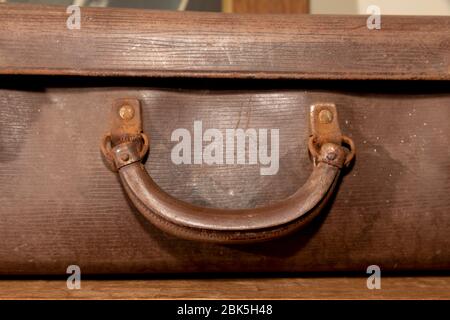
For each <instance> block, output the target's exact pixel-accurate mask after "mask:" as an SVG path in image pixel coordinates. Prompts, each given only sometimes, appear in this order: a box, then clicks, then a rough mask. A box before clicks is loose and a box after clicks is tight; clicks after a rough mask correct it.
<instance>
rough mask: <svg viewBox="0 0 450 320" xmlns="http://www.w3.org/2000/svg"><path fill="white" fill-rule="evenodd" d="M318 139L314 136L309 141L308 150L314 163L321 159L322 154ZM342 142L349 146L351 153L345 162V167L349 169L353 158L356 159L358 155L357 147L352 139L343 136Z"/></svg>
mask: <svg viewBox="0 0 450 320" xmlns="http://www.w3.org/2000/svg"><path fill="white" fill-rule="evenodd" d="M315 140H316V138H315V137H314V136H311V137H309V140H308V150H309V152H310V153H311V156H312V157H313V159H314V161H316V159H317V158H318V157H319V155H320V152H319V150H318V145H317V143H316V141H315ZM342 142H343V143H345V144H346V145H348V149H349V152H348V153H347V155H346V157H345V161H344V166H345V167H348V166H349V165H350V163H351V162H352V160H353V158H355V154H356V147H355V143H354V142H353V140H352V139H350V138H349V137H348V136H344V135H343V136H342Z"/></svg>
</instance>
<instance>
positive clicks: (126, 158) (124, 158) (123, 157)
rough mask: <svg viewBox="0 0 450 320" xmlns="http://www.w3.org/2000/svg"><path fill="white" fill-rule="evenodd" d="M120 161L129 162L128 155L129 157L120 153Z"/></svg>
mask: <svg viewBox="0 0 450 320" xmlns="http://www.w3.org/2000/svg"><path fill="white" fill-rule="evenodd" d="M120 159H121V160H122V161H128V160H130V155H129V154H128V153H122V154H121V155H120Z"/></svg>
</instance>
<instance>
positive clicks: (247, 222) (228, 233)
mask: <svg viewBox="0 0 450 320" xmlns="http://www.w3.org/2000/svg"><path fill="white" fill-rule="evenodd" d="M111 116H112V117H111V131H110V132H109V133H108V134H107V135H105V137H104V138H103V139H102V143H101V150H102V153H103V154H104V156H105V159H106V160H107V161H108V163H109V164H110V166H111V168H112V169H113V170H114V171H117V172H118V174H119V177H120V181H121V183H122V185H123V187H124V189H125V191H126V193H127V195H128V197H129V198H130V200H131V202H132V203H133V204H134V206H135V207H136V208H137V210H138V211H139V212H140V213H141V214H142V215H143V216H144V217H145V218H146V219H147V220H148V221H150V222H151V223H152V224H154V225H155V226H157V227H158V228H160V229H162V230H163V231H165V232H167V233H170V234H172V235H175V236H178V237H181V238H185V239H190V240H200V241H208V242H216V243H248V242H257V241H264V240H270V239H274V238H278V237H281V236H284V235H286V234H289V233H291V232H293V231H295V230H297V229H299V228H300V227H302V226H304V225H306V224H307V223H308V222H309V221H311V220H312V219H313V218H314V217H315V216H316V215H317V214H318V213H319V212H320V210H321V209H322V208H323V207H324V206H325V204H326V203H327V201H328V200H329V199H330V196H331V194H332V193H333V190H334V189H335V187H336V184H337V182H338V177H339V175H340V173H341V170H342V168H343V167H344V166H346V165H348V164H349V163H350V162H351V160H352V159H353V157H354V155H355V146H354V144H353V142H352V140H351V139H350V138H348V137H345V136H343V135H342V134H341V131H340V128H339V124H338V118H337V110H336V106H335V105H334V104H329V103H319V104H315V105H313V106H311V111H310V125H311V136H310V138H309V142H308V149H309V151H310V153H311V155H312V157H313V159H314V165H313V169H312V173H311V175H310V176H309V178H308V180H307V181H306V183H305V184H304V185H303V186H301V187H300V188H299V189H298V190H297V191H296V192H295V193H294V194H293V195H291V196H290V197H288V198H286V199H285V200H283V201H280V202H277V203H275V204H272V205H269V206H266V207H261V208H251V209H237V210H225V209H218V208H206V207H199V206H195V205H192V204H190V203H186V202H183V201H180V200H178V199H175V198H174V197H172V196H170V195H169V194H167V193H166V192H164V191H163V190H162V189H161V188H159V187H158V185H157V184H156V183H155V182H154V181H153V180H152V178H151V177H150V175H149V173H148V172H147V170H146V169H145V167H144V165H143V164H142V159H143V157H144V156H145V154H146V152H147V151H148V147H149V139H148V137H147V136H146V135H145V134H144V133H142V123H141V108H140V103H139V101H138V100H135V99H122V100H119V101H116V103H115V104H114V106H113V108H112V112H111ZM343 143H345V144H347V146H348V147H349V150H350V151H349V152H347V151H346V150H345V149H344V148H343V146H342V145H343Z"/></svg>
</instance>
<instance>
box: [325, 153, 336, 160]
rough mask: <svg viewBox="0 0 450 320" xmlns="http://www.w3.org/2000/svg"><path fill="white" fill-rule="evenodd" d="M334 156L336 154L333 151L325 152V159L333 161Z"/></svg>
mask: <svg viewBox="0 0 450 320" xmlns="http://www.w3.org/2000/svg"><path fill="white" fill-rule="evenodd" d="M336 157H337V154H336V153H334V152H331V153H329V154H327V160H330V161H333V160H335V159H336Z"/></svg>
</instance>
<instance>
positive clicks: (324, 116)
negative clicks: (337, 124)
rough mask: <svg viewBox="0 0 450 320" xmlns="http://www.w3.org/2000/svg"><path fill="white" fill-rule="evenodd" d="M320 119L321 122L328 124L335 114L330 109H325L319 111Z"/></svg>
mask: <svg viewBox="0 0 450 320" xmlns="http://www.w3.org/2000/svg"><path fill="white" fill-rule="evenodd" d="M319 121H320V123H323V124H327V123H331V121H333V114H332V113H331V111H330V110H328V109H323V110H322V111H320V112H319Z"/></svg>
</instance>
